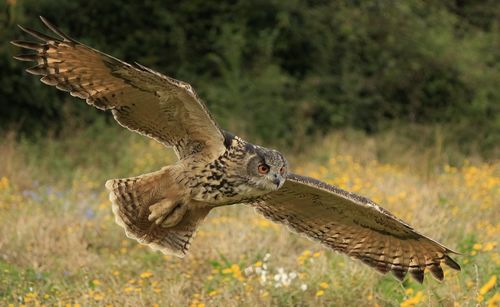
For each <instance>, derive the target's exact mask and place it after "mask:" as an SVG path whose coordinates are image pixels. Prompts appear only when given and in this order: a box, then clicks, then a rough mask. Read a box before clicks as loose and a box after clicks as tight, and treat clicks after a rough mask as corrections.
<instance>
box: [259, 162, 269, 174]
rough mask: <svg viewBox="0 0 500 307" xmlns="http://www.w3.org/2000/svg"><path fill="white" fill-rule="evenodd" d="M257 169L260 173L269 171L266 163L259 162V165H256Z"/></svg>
mask: <svg viewBox="0 0 500 307" xmlns="http://www.w3.org/2000/svg"><path fill="white" fill-rule="evenodd" d="M257 170H258V171H259V173H260V174H262V175H265V174H267V173H269V170H270V168H269V166H268V165H267V164H260V165H259V167H257Z"/></svg>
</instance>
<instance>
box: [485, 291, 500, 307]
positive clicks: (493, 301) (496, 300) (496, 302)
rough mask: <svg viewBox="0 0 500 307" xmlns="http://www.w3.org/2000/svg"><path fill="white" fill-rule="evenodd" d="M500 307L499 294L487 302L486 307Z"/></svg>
mask: <svg viewBox="0 0 500 307" xmlns="http://www.w3.org/2000/svg"><path fill="white" fill-rule="evenodd" d="M499 305H500V293H499V292H497V293H495V295H493V296H492V297H491V298H490V299H489V300H488V307H495V306H499Z"/></svg>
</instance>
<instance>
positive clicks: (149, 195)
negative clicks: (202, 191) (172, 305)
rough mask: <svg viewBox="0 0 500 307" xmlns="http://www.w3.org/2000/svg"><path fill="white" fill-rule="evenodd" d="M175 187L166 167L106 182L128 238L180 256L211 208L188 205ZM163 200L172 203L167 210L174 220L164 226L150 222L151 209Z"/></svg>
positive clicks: (169, 171) (119, 223) (115, 212)
mask: <svg viewBox="0 0 500 307" xmlns="http://www.w3.org/2000/svg"><path fill="white" fill-rule="evenodd" d="M176 187H178V185H177V184H176V183H175V182H174V180H173V170H172V169H171V168H169V167H167V168H163V169H162V170H160V171H157V172H153V173H149V174H144V175H141V176H138V177H131V178H124V179H112V180H108V181H107V182H106V188H107V189H108V190H109V191H110V193H109V199H110V200H111V203H112V209H113V213H114V214H115V221H116V223H117V224H118V225H120V226H122V227H123V228H124V229H125V233H126V234H127V236H128V237H129V238H132V239H135V240H137V241H139V243H141V244H145V245H148V246H150V247H151V248H152V249H155V250H160V251H162V252H163V253H164V254H172V255H176V256H179V257H183V256H185V255H186V253H187V250H188V249H189V245H190V242H191V239H192V237H193V234H194V232H195V231H196V228H197V226H198V224H199V223H200V222H201V221H202V220H203V219H204V218H205V217H206V216H207V214H208V212H209V211H210V208H209V207H194V206H193V207H194V208H191V207H188V205H187V204H186V203H185V201H184V200H183V199H182V197H180V195H181V194H182V193H180V191H179V189H178V188H176ZM165 203H166V204H172V206H171V210H170V211H169V212H168V213H169V214H170V215H169V218H172V217H173V220H175V223H170V224H167V225H166V224H164V223H163V224H162V223H158V221H155V220H153V221H151V220H150V219H151V218H150V215H151V213H152V209H153V208H155V207H158V205H160V206H162V205H163V204H165ZM165 217H166V216H164V217H163V219H164V218H165Z"/></svg>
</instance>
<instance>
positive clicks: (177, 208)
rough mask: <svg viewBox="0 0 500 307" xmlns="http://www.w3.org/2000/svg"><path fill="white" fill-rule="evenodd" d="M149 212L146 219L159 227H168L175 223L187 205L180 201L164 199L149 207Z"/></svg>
mask: <svg viewBox="0 0 500 307" xmlns="http://www.w3.org/2000/svg"><path fill="white" fill-rule="evenodd" d="M149 211H151V214H150V215H149V216H148V220H149V221H151V222H153V221H154V223H155V224H156V225H161V227H164V228H169V227H173V226H175V225H177V224H178V223H179V222H180V221H181V219H182V217H183V216H184V214H185V213H186V211H187V206H186V205H185V204H184V203H182V202H180V201H171V200H168V199H164V200H162V201H160V202H158V203H156V204H154V205H151V206H150V207H149Z"/></svg>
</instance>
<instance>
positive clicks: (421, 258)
mask: <svg viewBox="0 0 500 307" xmlns="http://www.w3.org/2000/svg"><path fill="white" fill-rule="evenodd" d="M251 205H252V206H254V207H255V209H256V210H257V212H259V213H261V214H263V215H264V216H265V217H266V218H269V219H271V220H273V221H275V222H278V223H282V224H286V225H288V226H289V227H290V228H291V229H292V230H294V231H296V232H299V233H302V234H305V235H306V236H308V237H309V238H312V239H314V240H317V241H319V242H320V243H322V244H323V245H326V246H327V247H330V248H332V249H334V250H336V251H339V252H342V253H345V254H347V255H349V256H351V257H354V258H356V259H358V260H361V261H362V262H364V263H366V264H367V265H369V266H371V267H373V268H375V269H377V270H378V271H379V272H381V273H387V272H388V271H391V272H392V273H393V275H394V276H395V277H397V278H398V279H399V280H403V279H404V278H405V276H406V274H407V273H408V271H409V272H410V273H411V274H410V275H411V276H412V277H414V278H415V279H416V280H417V281H419V282H423V279H424V271H425V270H426V269H428V270H429V271H430V272H431V273H432V275H433V276H434V277H435V278H436V279H438V280H442V279H443V276H444V275H443V270H442V268H441V263H443V262H444V263H445V264H447V265H448V266H450V267H451V268H453V269H455V270H460V266H459V265H458V264H457V263H456V262H455V261H454V260H453V259H451V258H450V257H449V254H451V253H455V252H453V251H452V250H450V249H448V248H446V247H444V246H443V245H441V244H439V243H437V242H436V241H434V240H432V239H430V238H428V237H426V236H424V235H422V234H420V233H418V232H416V231H415V230H414V229H413V228H412V227H411V226H410V225H408V224H407V223H405V222H403V221H402V220H400V219H398V218H396V217H395V216H394V215H392V214H391V213H390V212H389V211H387V210H385V209H383V208H381V207H379V206H378V205H376V204H375V203H373V202H372V201H371V200H369V199H367V198H365V197H362V196H359V195H356V194H353V193H349V192H347V191H344V190H341V189H339V188H337V187H334V186H331V185H328V184H326V183H324V182H321V181H318V180H315V179H313V178H309V177H305V176H299V175H295V174H290V175H289V176H288V178H287V181H286V182H285V184H284V186H283V187H282V188H281V189H279V190H277V191H275V192H271V193H269V194H267V195H265V196H264V197H262V198H260V199H258V200H256V201H254V202H253V203H251Z"/></svg>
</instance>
